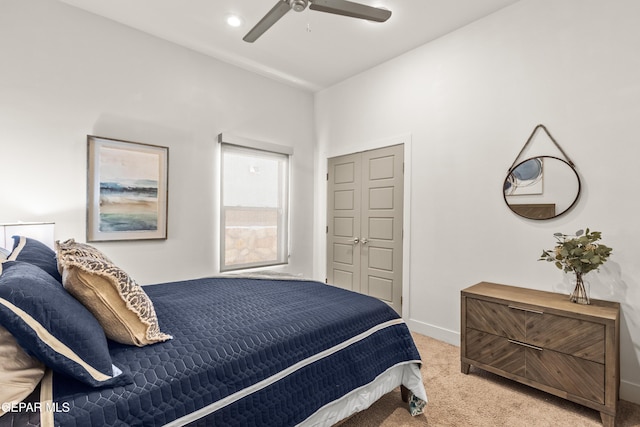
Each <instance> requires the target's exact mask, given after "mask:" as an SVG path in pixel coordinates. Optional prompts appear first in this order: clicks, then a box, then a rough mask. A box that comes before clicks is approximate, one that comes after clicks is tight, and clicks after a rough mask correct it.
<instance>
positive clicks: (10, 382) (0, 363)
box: [0, 326, 45, 416]
mask: <svg viewBox="0 0 640 427" xmlns="http://www.w3.org/2000/svg"><path fill="white" fill-rule="evenodd" d="M44 369H45V367H44V365H43V364H42V363H41V362H40V361H39V360H38V359H36V358H33V357H31V356H29V355H28V354H27V353H26V352H25V351H24V350H23V349H22V347H20V345H19V344H18V342H17V341H16V339H15V338H14V337H13V335H11V333H10V332H9V331H7V330H6V329H5V328H3V327H2V326H0V403H4V404H9V403H19V402H22V400H23V399H24V398H26V397H27V396H29V395H30V394H31V393H32V392H33V390H35V388H36V387H37V386H38V384H39V383H40V380H41V379H42V377H43V376H44ZM2 407H4V405H2ZM2 407H0V416H2V415H3V414H4V411H3V410H2Z"/></svg>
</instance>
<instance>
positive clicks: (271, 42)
mask: <svg viewBox="0 0 640 427" xmlns="http://www.w3.org/2000/svg"><path fill="white" fill-rule="evenodd" d="M60 1H62V2H64V3H67V4H69V5H72V6H75V7H78V8H81V9H84V10H86V11H89V12H92V13H95V14H97V15H101V16H104V17H106V18H109V19H112V20H114V21H117V22H120V23H122V24H124V25H127V26H130V27H133V28H136V29H138V30H140V31H143V32H146V33H149V34H152V35H155V36H157V37H160V38H162V39H165V40H169V41H171V42H174V43H177V44H179V45H182V46H185V47H188V48H190V49H193V50H195V51H198V52H201V53H203V54H206V55H209V56H212V57H215V58H217V59H220V60H222V61H225V62H229V63H231V64H234V65H237V66H240V67H242V68H245V69H248V70H251V71H254V72H257V73H260V74H263V75H266V76H269V77H272V78H275V79H278V80H281V81H285V82H287V83H289V84H293V85H295V86H299V87H303V88H305V89H307V90H310V91H318V90H321V89H323V88H326V87H329V86H331V85H333V84H335V83H337V82H340V81H342V80H344V79H346V78H348V77H351V76H353V75H355V74H358V73H360V72H362V71H364V70H366V69H368V68H371V67H373V66H375V65H378V64H381V63H383V62H385V61H387V60H389V59H391V58H394V57H396V56H398V55H401V54H402V53H404V52H407V51H409V50H411V49H413V48H415V47H418V46H420V45H422V44H425V43H427V42H429V41H431V40H434V39H436V38H438V37H440V36H442V35H444V34H447V33H449V32H451V31H454V30H456V29H458V28H460V27H463V26H465V25H467V24H469V23H471V22H473V21H475V20H478V19H480V18H483V17H485V16H487V15H489V14H491V13H493V12H495V11H497V10H499V9H501V8H504V7H506V6H509V5H511V4H513V3H515V2H516V1H518V0H357V1H358V2H360V3H364V4H367V5H370V6H376V7H384V8H387V9H389V10H391V11H392V15H391V18H389V20H388V21H387V22H385V23H372V22H368V21H363V20H360V19H355V18H348V17H344V16H339V15H333V14H329V13H323V12H318V11H313V10H310V9H306V10H304V11H303V12H300V13H297V12H294V11H290V12H289V13H287V14H286V15H285V16H284V17H283V18H282V19H281V20H280V21H278V22H276V23H275V25H274V26H273V27H271V28H270V29H269V30H268V31H267V32H266V33H265V34H263V35H262V37H260V38H259V39H258V40H257V41H256V42H254V43H247V42H244V41H243V40H242V37H243V36H244V35H245V34H246V33H247V32H248V31H249V30H250V29H251V28H252V27H253V26H254V25H255V24H256V23H257V22H258V21H259V20H260V19H261V18H262V17H263V16H264V15H265V14H266V13H267V12H268V11H269V10H270V9H271V8H272V7H273V6H274V5H275V4H276V1H280V0H60ZM231 13H234V14H237V15H239V16H240V17H241V18H242V19H243V21H244V23H243V24H242V25H241V26H240V27H239V28H232V27H229V26H228V25H227V24H226V22H225V19H226V17H227V15H229V14H231Z"/></svg>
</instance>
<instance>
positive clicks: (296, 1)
mask: <svg viewBox="0 0 640 427" xmlns="http://www.w3.org/2000/svg"><path fill="white" fill-rule="evenodd" d="M308 4H309V2H308V0H291V9H293V10H294V11H296V12H302V11H303V10H305V9H306V8H307V5H308Z"/></svg>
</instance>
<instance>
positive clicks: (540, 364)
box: [525, 348, 605, 404]
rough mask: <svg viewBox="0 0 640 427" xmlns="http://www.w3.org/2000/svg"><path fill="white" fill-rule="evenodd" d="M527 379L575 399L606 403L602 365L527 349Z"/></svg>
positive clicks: (554, 353)
mask: <svg viewBox="0 0 640 427" xmlns="http://www.w3.org/2000/svg"><path fill="white" fill-rule="evenodd" d="M525 354H526V356H525V359H526V364H527V368H526V375H525V376H526V377H527V378H529V379H531V380H533V381H536V382H539V383H541V384H545V385H548V386H550V387H553V388H556V389H558V390H563V391H566V392H567V393H569V394H572V395H574V396H578V397H582V398H585V399H587V400H590V401H592V402H596V403H599V404H604V403H605V400H604V399H605V369H604V365H603V364H601V363H596V362H592V361H590V360H585V359H581V358H579V357H575V356H570V355H567V354H563V353H558V352H555V351H552V350H546V349H545V350H534V349H531V348H526V349H525Z"/></svg>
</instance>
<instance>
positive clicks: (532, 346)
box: [509, 340, 544, 351]
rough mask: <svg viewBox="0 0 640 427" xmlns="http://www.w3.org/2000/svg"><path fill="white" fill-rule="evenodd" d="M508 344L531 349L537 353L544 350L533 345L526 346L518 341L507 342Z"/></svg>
mask: <svg viewBox="0 0 640 427" xmlns="http://www.w3.org/2000/svg"><path fill="white" fill-rule="evenodd" d="M509 342H510V343H511V344H517V345H521V346H523V347H528V348H532V349H534V350H538V351H542V350H544V349H543V348H542V347H538V346H535V345H531V344H527V343H524V342H520V341H516V340H509Z"/></svg>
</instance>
